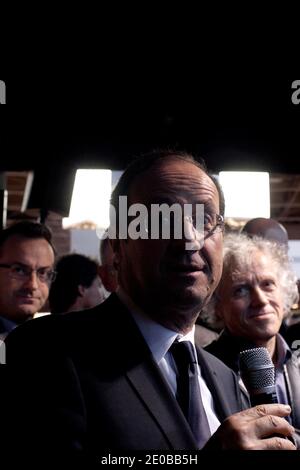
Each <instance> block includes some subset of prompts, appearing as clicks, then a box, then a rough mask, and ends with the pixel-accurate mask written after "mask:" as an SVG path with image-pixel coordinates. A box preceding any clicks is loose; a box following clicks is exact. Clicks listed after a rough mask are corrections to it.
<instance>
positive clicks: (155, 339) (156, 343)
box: [116, 287, 220, 434]
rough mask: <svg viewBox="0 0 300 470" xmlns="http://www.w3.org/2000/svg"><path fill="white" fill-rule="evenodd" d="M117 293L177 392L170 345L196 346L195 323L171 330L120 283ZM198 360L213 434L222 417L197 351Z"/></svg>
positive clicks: (204, 403)
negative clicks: (186, 329)
mask: <svg viewBox="0 0 300 470" xmlns="http://www.w3.org/2000/svg"><path fill="white" fill-rule="evenodd" d="M116 293H117V295H118V297H119V298H120V300H121V301H122V302H123V303H124V304H125V305H126V307H127V308H128V310H129V312H130V313H131V315H132V317H133V319H134V320H135V322H136V324H137V327H138V328H139V330H140V332H141V334H142V336H143V337H144V339H145V341H146V343H147V345H148V347H149V349H150V351H151V352H152V355H153V358H154V360H155V362H156V364H157V365H158V366H159V368H160V370H161V372H162V373H163V375H164V377H165V379H166V381H167V382H168V384H169V386H170V388H171V390H172V393H173V394H174V396H175V395H176V389H177V384H176V372H175V370H176V366H175V363H174V359H173V356H172V354H171V353H170V352H169V348H170V347H171V345H172V344H173V342H174V341H175V339H178V340H179V341H190V342H191V343H192V344H193V347H194V348H195V341H194V334H195V327H193V328H192V330H191V331H189V333H188V334H186V335H181V334H178V333H177V332H175V331H172V330H169V329H168V328H165V327H164V326H162V325H160V324H159V323H156V322H154V321H153V320H152V319H151V318H150V317H149V316H148V315H146V314H145V313H144V312H143V311H142V310H141V309H140V308H139V307H137V306H136V305H135V304H134V302H133V301H132V300H131V299H130V298H129V296H128V295H127V294H126V292H124V290H122V288H120V287H118V290H117V292H116ZM195 356H196V360H197V369H198V380H199V386H200V392H201V397H202V402H203V406H204V410H205V413H206V416H207V420H208V424H209V428H210V432H211V434H213V433H214V432H215V431H216V430H217V429H218V427H219V426H220V421H219V420H218V418H217V415H216V412H215V406H214V402H213V397H212V394H211V393H210V391H209V389H208V387H207V385H206V382H205V380H204V379H203V377H202V375H201V369H200V366H199V364H198V359H197V354H195Z"/></svg>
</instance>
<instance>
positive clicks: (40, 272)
mask: <svg viewBox="0 0 300 470" xmlns="http://www.w3.org/2000/svg"><path fill="white" fill-rule="evenodd" d="M0 268H5V269H9V277H11V278H12V279H17V280H18V281H25V280H27V279H28V278H30V277H31V276H32V273H33V272H36V275H37V277H38V278H39V280H40V281H41V282H45V283H47V284H50V283H51V282H53V281H54V279H55V276H56V271H53V269H49V268H38V269H32V268H30V267H29V266H25V265H22V264H17V263H15V264H0Z"/></svg>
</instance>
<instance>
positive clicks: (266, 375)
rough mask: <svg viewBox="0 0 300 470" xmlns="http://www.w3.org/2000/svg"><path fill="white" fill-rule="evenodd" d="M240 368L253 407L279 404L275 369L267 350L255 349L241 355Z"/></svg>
mask: <svg viewBox="0 0 300 470" xmlns="http://www.w3.org/2000/svg"><path fill="white" fill-rule="evenodd" d="M239 368H240V374H241V378H242V381H243V382H244V384H245V386H246V388H247V390H248V392H249V395H250V402H251V405H252V406H256V405H262V404H268V403H278V398H277V394H276V386H275V367H274V364H273V362H272V359H271V356H270V354H269V351H268V350H267V349H266V348H253V349H247V350H245V351H242V352H241V353H240V355H239Z"/></svg>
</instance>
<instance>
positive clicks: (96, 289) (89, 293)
mask: <svg viewBox="0 0 300 470" xmlns="http://www.w3.org/2000/svg"><path fill="white" fill-rule="evenodd" d="M104 299H105V297H104V290H103V286H102V282H101V279H100V277H99V276H96V277H95V279H94V280H93V282H92V284H91V285H90V286H89V287H82V309H86V308H92V307H95V306H96V305H98V304H101V302H103V301H104Z"/></svg>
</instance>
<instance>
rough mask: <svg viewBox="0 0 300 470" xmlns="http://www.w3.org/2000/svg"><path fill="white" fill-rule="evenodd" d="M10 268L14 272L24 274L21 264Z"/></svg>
mask: <svg viewBox="0 0 300 470" xmlns="http://www.w3.org/2000/svg"><path fill="white" fill-rule="evenodd" d="M12 270H13V272H14V273H16V274H21V275H22V274H26V269H25V268H22V266H13V267H12Z"/></svg>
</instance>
